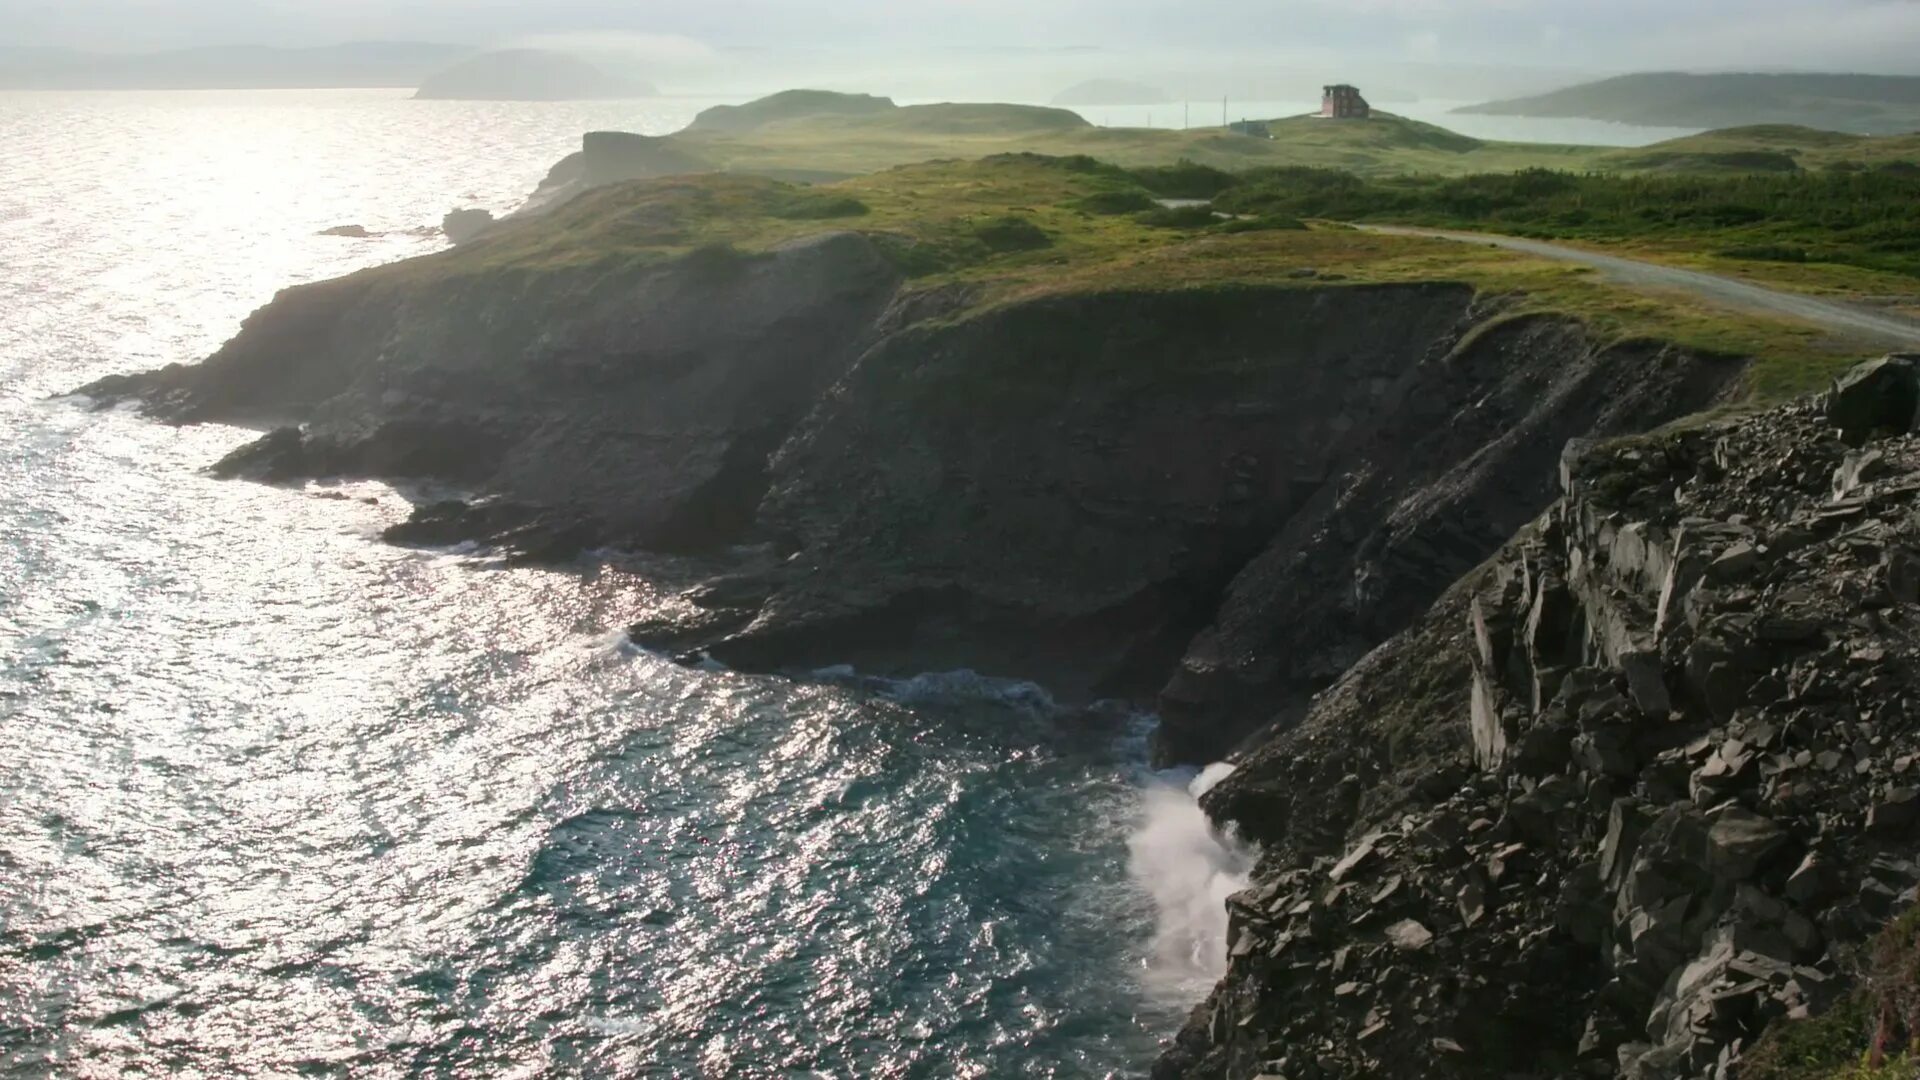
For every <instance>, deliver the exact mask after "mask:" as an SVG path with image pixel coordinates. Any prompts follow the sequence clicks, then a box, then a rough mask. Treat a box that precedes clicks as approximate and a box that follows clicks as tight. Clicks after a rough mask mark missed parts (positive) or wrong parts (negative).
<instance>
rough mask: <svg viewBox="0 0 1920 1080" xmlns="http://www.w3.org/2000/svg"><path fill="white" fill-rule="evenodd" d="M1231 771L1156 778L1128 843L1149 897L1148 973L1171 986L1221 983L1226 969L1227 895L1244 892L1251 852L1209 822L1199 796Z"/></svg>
mask: <svg viewBox="0 0 1920 1080" xmlns="http://www.w3.org/2000/svg"><path fill="white" fill-rule="evenodd" d="M1231 772H1233V766H1231V765H1227V764H1224V763H1220V764H1214V765H1209V766H1207V767H1206V768H1205V769H1203V770H1201V771H1200V772H1199V773H1198V774H1197V775H1196V774H1195V773H1193V772H1192V771H1191V770H1174V771H1169V772H1163V773H1159V774H1156V775H1155V777H1154V778H1153V780H1152V781H1151V782H1150V783H1149V784H1148V786H1147V788H1146V790H1145V791H1144V792H1143V793H1142V796H1141V799H1142V804H1143V805H1142V815H1141V819H1140V825H1139V827H1138V828H1136V829H1135V830H1134V832H1133V835H1132V836H1130V837H1128V839H1127V848H1128V859H1127V870H1128V872H1129V873H1130V874H1131V875H1132V876H1133V880H1134V882H1135V883H1136V884H1137V885H1138V886H1139V887H1140V888H1141V889H1142V890H1143V891H1145V892H1146V894H1147V895H1148V896H1149V897H1151V898H1152V900H1153V906H1154V917H1155V923H1156V925H1155V929H1154V936H1153V949H1152V953H1151V955H1150V957H1149V961H1148V967H1149V972H1150V974H1151V975H1152V977H1153V978H1154V979H1155V980H1165V981H1167V982H1170V983H1172V984H1174V985H1175V986H1186V985H1188V984H1194V983H1207V982H1211V981H1213V980H1215V979H1218V978H1219V977H1220V975H1221V974H1222V973H1223V972H1224V971H1225V970H1226V964H1227V906H1226V901H1227V897H1228V896H1231V895H1232V894H1234V893H1236V892H1238V891H1240V890H1241V889H1244V888H1246V886H1247V877H1248V874H1249V873H1250V872H1251V871H1252V869H1253V861H1254V856H1255V852H1254V851H1253V850H1252V849H1251V848H1249V847H1247V846H1246V845H1244V844H1241V843H1240V842H1239V841H1238V840H1236V839H1235V838H1234V837H1233V836H1232V835H1230V834H1228V833H1225V832H1222V831H1221V830H1219V829H1217V828H1215V827H1214V825H1213V823H1212V822H1211V821H1209V820H1207V815H1206V813H1205V812H1204V811H1202V810H1201V809H1200V796H1202V795H1204V794H1206V793H1207V791H1208V790H1210V789H1211V788H1212V787H1213V786H1214V785H1215V784H1218V783H1219V782H1220V781H1222V780H1224V779H1226V777H1227V775H1228V774H1229V773H1231Z"/></svg>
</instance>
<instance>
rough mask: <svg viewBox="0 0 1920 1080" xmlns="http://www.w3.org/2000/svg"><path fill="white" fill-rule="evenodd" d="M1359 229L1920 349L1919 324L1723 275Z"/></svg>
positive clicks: (1577, 252)
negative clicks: (1531, 260)
mask: <svg viewBox="0 0 1920 1080" xmlns="http://www.w3.org/2000/svg"><path fill="white" fill-rule="evenodd" d="M1359 227H1360V228H1362V229H1365V230H1366V231H1368V232H1376V233H1385V234H1387V235H1390V236H1425V237H1432V238H1435V239H1440V240H1458V241H1460V242H1461V243H1467V244H1491V245H1492V246H1494V247H1501V248H1506V249H1508V250H1510V251H1518V252H1521V253H1523V254H1527V255H1537V256H1539V257H1541V258H1544V259H1559V260H1562V261H1565V262H1574V263H1580V264H1582V265H1584V266H1591V267H1593V268H1595V269H1597V270H1600V271H1603V272H1605V273H1606V275H1607V276H1608V277H1609V278H1610V279H1612V280H1614V281H1617V282H1619V283H1621V284H1624V285H1642V286H1648V287H1651V288H1658V289H1678V290H1680V291H1681V292H1686V293H1691V294H1693V295H1695V296H1698V297H1700V298H1701V299H1704V300H1708V301H1712V302H1714V303H1717V304H1721V305H1724V306H1727V307H1735V308H1740V309H1742V310H1746V311H1762V312H1768V313H1772V314H1776V315H1786V316H1788V317H1790V318H1795V319H1801V320H1803V321H1806V322H1810V323H1814V324H1817V325H1819V326H1824V327H1826V328H1827V329H1829V330H1833V331H1837V332H1839V333H1845V334H1853V335H1857V336H1859V337H1865V338H1872V339H1874V340H1876V341H1879V342H1883V343H1885V344H1888V345H1892V346H1895V347H1900V348H1920V321H1916V320H1914V319H1909V318H1906V317H1905V316H1901V315H1892V314H1887V313H1883V312H1877V311H1872V310H1869V309H1867V308H1859V307H1854V306H1852V305H1850V304H1842V303H1838V302H1835V301H1832V300H1821V299H1819V298H1817V297H1812V296H1803V295H1801V294H1799V293H1791V292H1783V291H1781V290H1778V289H1769V288H1766V287H1764V286H1760V285H1751V284H1748V283H1747V282H1744V281H1738V280H1735V279H1733V278H1727V277H1721V276H1719V275H1718V274H1705V273H1701V272H1700V271H1698V270H1682V269H1679V268H1678V267H1673V266H1661V265H1660V264H1658V263H1650V262H1641V261H1639V260H1637V259H1623V258H1620V257H1619V256H1617V255H1602V254H1600V253H1599V252H1594V251H1584V250H1582V249H1580V248H1571V247H1562V246H1561V245H1559V244H1549V243H1544V242H1542V241H1539V240H1523V239H1521V238H1519V237H1516V236H1496V235H1494V234H1492V233H1467V232H1449V231H1447V230H1445V229H1415V228H1406V227H1403V226H1399V225H1361V226H1359Z"/></svg>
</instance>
